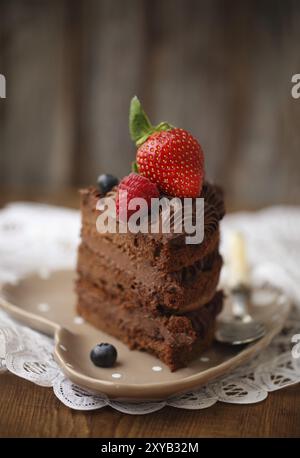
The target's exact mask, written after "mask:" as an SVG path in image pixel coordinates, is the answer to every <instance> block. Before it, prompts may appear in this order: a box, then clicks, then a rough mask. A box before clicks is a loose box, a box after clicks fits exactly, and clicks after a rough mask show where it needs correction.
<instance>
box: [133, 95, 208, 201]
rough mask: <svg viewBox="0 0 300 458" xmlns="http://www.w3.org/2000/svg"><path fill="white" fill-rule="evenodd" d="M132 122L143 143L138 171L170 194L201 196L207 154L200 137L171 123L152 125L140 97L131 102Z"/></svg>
mask: <svg viewBox="0 0 300 458" xmlns="http://www.w3.org/2000/svg"><path fill="white" fill-rule="evenodd" d="M129 125H130V133H131V137H132V138H133V140H135V142H136V144H137V146H138V147H139V148H138V151H137V157H136V161H137V168H138V172H139V173H140V174H141V175H143V176H145V177H147V178H149V180H151V181H152V182H153V183H156V184H157V186H158V188H159V189H160V191H162V192H164V193H166V194H169V195H172V196H176V197H198V196H199V195H200V193H201V189H202V183H203V179H204V156H203V151H202V149H201V146H200V145H199V143H198V142H197V140H196V139H195V138H194V137H193V136H192V135H191V134H190V133H189V132H187V131H185V130H183V129H178V128H174V127H172V126H170V125H169V124H167V123H160V124H158V126H152V125H151V123H150V121H149V119H148V117H147V115H146V114H145V113H144V111H143V110H142V107H141V104H140V102H139V101H138V99H137V98H136V97H134V98H133V100H132V102H131V107H130V118H129Z"/></svg>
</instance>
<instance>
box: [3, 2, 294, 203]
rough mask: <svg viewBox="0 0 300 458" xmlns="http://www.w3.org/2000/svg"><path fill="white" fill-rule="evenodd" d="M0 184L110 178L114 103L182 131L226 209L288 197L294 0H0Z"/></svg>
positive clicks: (130, 150)
mask: <svg viewBox="0 0 300 458" xmlns="http://www.w3.org/2000/svg"><path fill="white" fill-rule="evenodd" d="M0 73H2V74H4V75H5V76H6V82H7V98H6V99H1V100H0V152H1V156H0V181H1V183H0V185H1V186H2V187H3V186H4V187H5V189H6V190H16V189H17V190H19V191H21V192H23V191H24V193H25V190H28V189H29V188H30V189H34V190H36V192H38V190H45V189H46V190H49V191H55V192H61V193H62V192H63V190H65V189H66V188H72V187H74V188H75V187H77V186H80V185H84V184H87V183H92V182H94V181H95V179H96V177H97V175H98V174H99V173H102V172H111V173H114V174H117V175H119V176H122V175H124V174H126V173H127V172H128V170H129V164H130V162H131V160H132V159H133V157H134V147H133V145H132V143H131V141H130V139H129V135H128V126H127V118H128V105H129V101H130V98H131V97H132V95H134V94H138V95H139V96H140V98H141V99H142V101H143V103H144V106H145V108H146V110H147V111H148V112H149V114H150V116H151V117H152V119H153V121H154V122H158V121H160V120H168V121H169V122H171V123H172V124H174V125H177V126H182V127H185V128H187V129H189V130H190V131H191V132H192V133H194V135H195V136H197V137H198V138H199V140H200V142H201V144H202V146H203V149H204V151H205V152H206V166H207V175H208V176H209V177H211V178H212V179H213V180H216V181H218V182H220V183H221V184H223V185H224V187H225V189H226V193H227V199H228V201H229V202H230V203H231V205H233V206H238V207H243V206H245V207H247V208H251V207H259V206H263V205H266V204H271V203H298V204H299V203H300V172H299V169H300V154H299V153H300V134H299V119H300V116H299V115H300V99H298V100H295V99H293V98H292V97H291V87H292V84H291V77H292V75H293V74H295V73H300V2H299V1H298V0H284V1H283V0H282V1H280V0H259V1H258V0H251V1H250V0H249V1H247V0H222V1H221V0H198V1H197V0H85V1H84V0H60V1H58V0H26V1H25V0H23V1H21V0H0Z"/></svg>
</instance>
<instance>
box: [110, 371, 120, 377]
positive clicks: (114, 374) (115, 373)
mask: <svg viewBox="0 0 300 458" xmlns="http://www.w3.org/2000/svg"><path fill="white" fill-rule="evenodd" d="M111 376H112V378H121V377H122V375H121V374H119V373H118V372H114V373H113V374H111Z"/></svg>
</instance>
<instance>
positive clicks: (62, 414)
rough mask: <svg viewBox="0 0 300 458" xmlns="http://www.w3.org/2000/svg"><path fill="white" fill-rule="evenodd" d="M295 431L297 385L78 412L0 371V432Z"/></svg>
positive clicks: (299, 409)
mask: <svg viewBox="0 0 300 458" xmlns="http://www.w3.org/2000/svg"><path fill="white" fill-rule="evenodd" d="M15 436H17V437H159V438H163V437H178V438H179V437H253V436H255V437H277V436H279V437H299V436H300V387H299V385H298V386H292V387H289V388H286V389H284V390H280V391H277V392H274V393H271V394H270V395H269V396H268V398H267V399H266V400H265V401H263V402H260V403H258V404H252V405H234V404H224V403H217V404H215V405H214V406H212V407H209V408H208V409H205V410H198V411H197V410H195V411H192V410H190V411H188V410H181V409H175V408H172V407H165V408H164V409H162V410H160V411H158V412H154V413H151V414H149V415H127V414H123V413H119V412H117V411H115V410H113V409H111V408H110V407H104V408H103V409H100V410H97V411H92V412H78V411H74V410H71V409H69V408H67V407H65V406H64V405H63V404H61V402H60V401H59V400H58V399H56V398H55V396H54V394H53V392H52V389H51V388H43V387H39V386H37V385H33V384H32V383H30V382H28V381H25V380H21V379H20V378H18V377H16V376H14V375H13V374H9V373H4V374H1V375H0V437H15Z"/></svg>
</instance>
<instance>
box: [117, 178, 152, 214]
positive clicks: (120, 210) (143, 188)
mask: <svg viewBox="0 0 300 458" xmlns="http://www.w3.org/2000/svg"><path fill="white" fill-rule="evenodd" d="M125 191H127V194H126V192H125ZM135 197H141V198H143V199H145V200H146V202H147V204H148V207H150V205H151V198H154V197H159V191H158V189H157V186H156V184H154V183H152V182H151V181H150V180H148V178H145V177H143V176H142V175H137V174H136V173H131V174H130V175H128V176H127V177H124V178H123V180H122V181H121V182H120V184H119V186H118V194H117V199H116V212H117V215H119V217H120V219H121V220H122V221H126V216H125V215H126V209H127V217H129V216H130V215H132V214H133V213H135V211H136V210H137V209H135V210H129V209H128V204H129V202H130V200H131V199H133V198H135Z"/></svg>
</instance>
